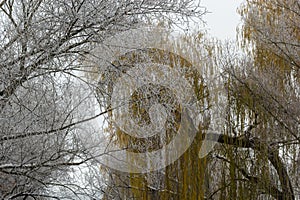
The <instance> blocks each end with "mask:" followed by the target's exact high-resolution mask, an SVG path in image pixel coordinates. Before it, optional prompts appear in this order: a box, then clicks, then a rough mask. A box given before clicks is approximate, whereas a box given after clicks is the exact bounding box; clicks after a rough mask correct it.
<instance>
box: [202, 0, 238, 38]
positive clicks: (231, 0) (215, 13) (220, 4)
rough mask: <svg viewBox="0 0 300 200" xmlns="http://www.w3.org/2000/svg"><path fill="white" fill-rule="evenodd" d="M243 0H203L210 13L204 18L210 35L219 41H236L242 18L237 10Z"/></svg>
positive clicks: (203, 4)
mask: <svg viewBox="0 0 300 200" xmlns="http://www.w3.org/2000/svg"><path fill="white" fill-rule="evenodd" d="M242 2H243V0H201V4H202V6H205V7H206V8H207V9H208V11H209V12H211V13H208V14H206V15H205V16H204V20H205V21H207V27H206V28H207V29H208V33H209V34H210V35H211V36H213V37H217V38H218V39H222V40H224V39H235V36H236V27H237V25H238V24H239V23H240V16H239V15H238V14H237V12H236V10H237V8H238V7H239V5H240V4H241V3H242Z"/></svg>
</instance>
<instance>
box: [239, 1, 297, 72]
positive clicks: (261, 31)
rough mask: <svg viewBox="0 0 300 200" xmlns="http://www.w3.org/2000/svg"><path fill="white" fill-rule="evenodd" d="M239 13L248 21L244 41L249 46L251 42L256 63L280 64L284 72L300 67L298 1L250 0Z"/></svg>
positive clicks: (272, 65) (267, 65)
mask: <svg viewBox="0 0 300 200" xmlns="http://www.w3.org/2000/svg"><path fill="white" fill-rule="evenodd" d="M298 4H299V2H298ZM239 13H240V15H241V16H242V19H243V20H244V25H243V27H242V30H241V34H240V36H241V37H242V38H241V41H242V43H241V44H242V46H244V47H248V48H249V45H250V51H251V52H252V54H253V56H254V59H255V63H256V66H258V67H262V68H268V67H274V65H276V66H277V67H278V68H279V69H281V70H282V72H283V73H286V72H288V73H290V72H291V69H292V68H293V65H296V66H298V68H299V64H300V63H299V59H298V57H299V48H298V47H297V46H298V45H299V41H300V27H299V23H300V18H299V13H300V10H299V5H297V1H294V0H274V1H270V0H247V1H246V3H245V4H244V5H243V6H241V8H240V9H239Z"/></svg>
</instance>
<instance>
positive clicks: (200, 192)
mask: <svg viewBox="0 0 300 200" xmlns="http://www.w3.org/2000/svg"><path fill="white" fill-rule="evenodd" d="M145 56H146V57H147V59H149V58H150V61H151V62H155V63H161V64H166V65H169V66H170V67H174V66H180V67H181V68H182V71H183V73H184V76H185V79H186V80H188V81H189V82H190V85H192V87H193V90H194V94H195V96H196V98H197V100H198V101H199V103H200V104H203V105H202V107H203V106H204V104H206V103H207V98H208V91H207V89H206V86H205V85H204V81H203V78H202V77H201V75H200V74H199V72H198V71H197V70H196V69H195V68H194V67H193V65H192V64H191V63H190V62H189V61H187V60H186V59H184V58H183V57H181V56H179V55H178V54H174V53H172V52H168V51H165V50H161V49H154V48H149V49H146V50H142V51H133V52H129V53H127V54H125V55H123V56H121V57H119V58H118V59H116V61H115V62H114V63H113V64H114V65H115V66H132V65H133V63H138V62H143V61H144V59H145ZM148 61H149V60H148ZM112 82H113V80H112ZM150 87H152V89H153V88H154V89H156V90H157V91H158V92H157V93H156V95H157V98H158V102H159V103H164V102H163V101H170V100H172V99H175V98H176V97H175V96H172V93H171V92H170V91H169V90H168V89H166V88H164V87H162V86H155V85H152V86H150ZM109 90H111V88H109ZM143 91H144V89H143V88H140V89H138V90H137V91H135V92H134V93H133V94H132V96H131V100H130V110H131V112H132V113H131V114H132V116H133V117H137V118H139V121H137V124H139V123H140V124H141V125H142V124H143V123H145V122H146V123H150V118H149V115H148V110H147V108H146V107H145V105H142V103H141V101H140V100H141V99H143V98H145V96H143V95H144V94H143ZM109 92H110V93H111V92H112V91H109ZM149 98H150V97H149ZM168 98H169V99H168ZM199 109H201V108H199ZM181 112H182V109H181V106H180V105H179V104H178V105H175V107H174V108H173V109H172V113H171V115H173V116H174V118H173V120H172V121H167V122H166V123H167V124H168V125H169V126H167V127H169V128H167V129H166V136H167V137H166V139H165V141H163V142H162V140H161V136H159V135H155V136H152V137H148V138H146V139H145V138H135V137H132V136H130V135H128V134H126V133H124V132H122V131H121V130H120V129H118V128H117V129H116V130H115V131H116V135H117V138H115V139H116V140H115V142H116V143H117V144H119V145H120V146H121V147H125V148H126V149H127V150H128V151H133V152H146V151H147V152H151V151H154V150H157V149H161V148H162V147H163V145H165V144H168V143H169V142H170V141H171V140H172V139H173V137H174V135H175V134H177V131H178V129H179V126H180V120H181V116H180V115H181ZM201 143H202V134H198V135H197V136H196V138H195V139H194V141H193V143H192V145H191V146H190V148H189V149H188V150H187V151H186V152H185V153H184V154H183V155H182V156H181V158H180V159H179V160H177V161H176V162H175V163H173V164H171V165H169V166H167V167H166V169H163V170H160V175H159V176H160V177H159V181H162V182H163V183H161V184H160V185H161V186H160V187H162V188H159V189H158V191H156V192H153V191H151V187H150V186H149V183H148V182H147V180H148V179H149V178H150V179H151V176H152V174H155V173H156V172H150V173H148V174H130V175H129V179H127V184H128V185H130V189H129V190H131V192H129V193H130V194H131V195H132V197H133V199H143V200H148V199H162V200H163V199H180V200H185V199H186V200H189V199H199V200H200V199H204V188H203V181H204V176H205V168H206V159H199V157H198V153H199V150H200V147H201ZM137 147H138V148H137ZM119 184H121V183H119ZM127 195H128V194H127Z"/></svg>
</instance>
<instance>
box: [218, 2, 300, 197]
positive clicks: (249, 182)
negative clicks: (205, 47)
mask: <svg viewBox="0 0 300 200" xmlns="http://www.w3.org/2000/svg"><path fill="white" fill-rule="evenodd" d="M299 8H300V7H299V2H297V1H289V0H276V1H267V0H248V1H246V3H245V4H244V5H243V6H242V7H241V8H240V11H239V12H240V14H241V16H242V19H243V21H244V25H243V27H242V29H241V31H240V44H241V46H242V47H243V48H244V50H246V52H247V56H240V55H239V56H237V55H234V53H233V52H234V50H233V49H230V48H227V49H225V50H224V51H223V52H222V53H221V54H223V59H220V60H219V61H218V62H219V64H220V65H222V66H223V69H224V73H223V74H224V80H225V83H226V84H225V88H226V90H227V94H228V102H229V106H228V112H227V115H226V130H225V132H224V134H226V135H228V137H230V139H229V140H228V141H225V142H224V143H227V144H232V145H226V146H223V148H221V149H220V150H219V155H217V156H216V158H217V159H218V160H219V161H222V164H220V166H219V169H220V170H221V171H222V174H221V178H220V179H219V180H217V182H218V184H219V185H220V186H219V187H218V188H216V190H215V193H213V195H218V194H219V195H218V197H219V198H220V199H258V198H260V199H297V198H299V195H300V193H299V180H300V178H299V147H300V140H299V139H300V135H299V127H300V123H299V122H300V118H299V116H300V110H299V106H300V104H299V102H300V99H299V98H300V97H299V64H300V62H299V52H300V51H299V39H300V34H299V33H300V32H299V24H300V23H299V22H300V21H299V20H300V17H299V16H300V15H299V14H300V10H299ZM221 57H222V56H221ZM215 197H216V196H215Z"/></svg>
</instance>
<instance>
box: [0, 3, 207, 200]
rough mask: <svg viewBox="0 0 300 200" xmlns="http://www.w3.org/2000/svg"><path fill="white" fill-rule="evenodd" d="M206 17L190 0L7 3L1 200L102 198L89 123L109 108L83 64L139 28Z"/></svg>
mask: <svg viewBox="0 0 300 200" xmlns="http://www.w3.org/2000/svg"><path fill="white" fill-rule="evenodd" d="M204 13H205V10H204V9H202V8H201V7H200V6H199V5H196V4H194V3H193V1H190V0H178V1H169V0H163V1H144V0H137V1H131V0H118V1H114V0H111V1H110V0H108V1H96V0H95V1H94V0H71V1H66V0H58V1H52V0H30V1H29V0H28V1H27V0H25V1H14V0H1V1H0V24H1V25H0V33H1V34H0V54H1V57H0V129H1V130H0V149H1V150H0V152H1V153H0V157H1V159H0V196H1V198H3V199H18V198H22V199H45V198H47V199H49V198H54V199H55V198H56V199H63V198H66V199H74V198H83V197H84V196H86V198H87V197H90V198H96V199H98V198H100V194H101V190H102V189H101V180H100V179H101V178H100V176H99V171H98V165H92V164H93V159H94V158H95V156H97V154H96V153H95V151H94V149H95V147H96V146H97V141H98V140H99V138H100V137H99V138H98V137H97V135H96V136H95V134H98V133H100V132H101V130H99V129H95V128H93V126H92V124H93V123H89V122H90V121H91V120H94V119H96V118H97V117H99V116H101V115H102V114H103V113H106V111H104V112H100V113H95V111H94V109H93V108H94V103H95V102H94V100H93V98H94V96H95V93H94V92H95V87H97V85H93V84H92V83H89V82H88V81H87V80H88V79H86V77H85V75H84V74H85V72H87V71H89V70H91V69H89V68H88V67H84V68H83V67H82V62H80V60H81V59H83V57H84V56H86V55H88V54H89V53H90V51H91V50H92V49H93V48H94V46H95V45H96V44H101V42H102V41H103V40H104V39H105V38H107V37H110V36H113V35H115V34H116V33H119V32H122V31H125V30H129V29H131V28H133V27H135V26H137V25H138V24H139V23H144V24H145V23H149V22H152V21H154V22H155V21H157V19H158V18H159V19H163V18H164V19H168V20H169V22H170V23H172V22H174V24H175V25H176V23H177V25H180V23H184V22H187V21H189V20H191V19H192V18H200V17H201V16H202V14H204ZM175 22H176V23H175ZM97 138H98V140H97ZM82 164H83V165H84V166H85V167H84V168H83V169H82V172H80V171H78V169H77V170H76V169H75V168H74V167H72V166H78V165H82ZM72 170H73V171H75V172H73V173H70V171H72ZM84 173H85V174H87V175H86V176H85V177H84V176H83V177H81V178H80V177H79V179H80V180H81V181H78V180H77V178H76V177H73V176H78V174H84ZM95 177H96V178H95ZM97 177H99V178H98V179H97ZM84 179H86V181H85V182H84Z"/></svg>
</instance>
